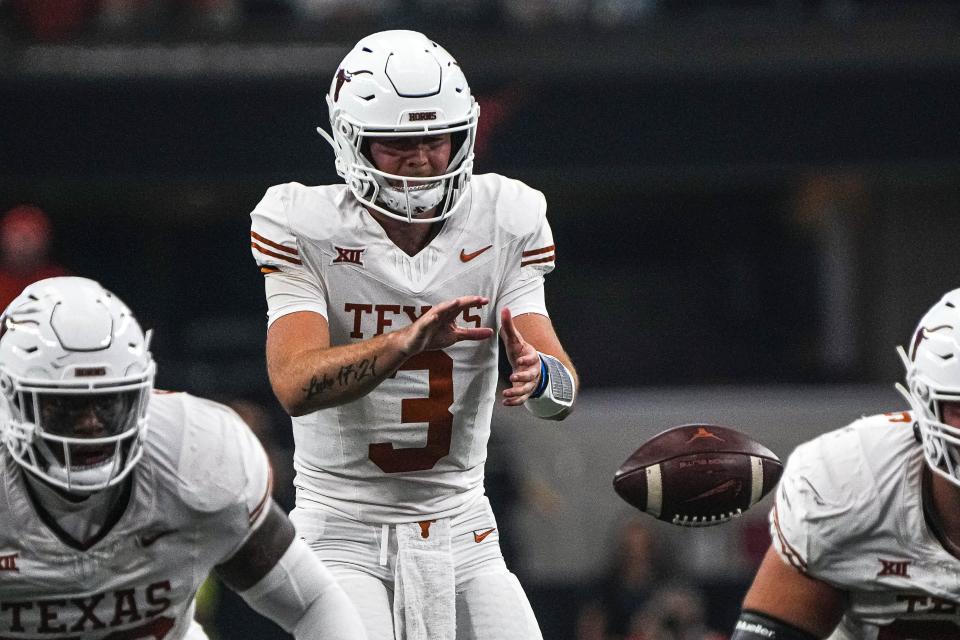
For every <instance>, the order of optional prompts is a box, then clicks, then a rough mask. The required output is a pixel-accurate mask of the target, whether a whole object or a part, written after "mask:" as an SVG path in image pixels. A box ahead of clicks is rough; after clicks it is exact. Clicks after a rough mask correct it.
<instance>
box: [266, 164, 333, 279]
mask: <svg viewBox="0 0 960 640" xmlns="http://www.w3.org/2000/svg"><path fill="white" fill-rule="evenodd" d="M348 198H349V191H348V190H347V188H346V185H324V186H315V187H308V186H305V185H303V184H300V183H299V182H288V183H286V184H279V185H275V186H272V187H270V188H269V189H267V192H266V193H265V194H264V196H263V198H262V199H261V200H260V202H259V203H258V204H257V206H256V207H254V209H253V211H252V212H251V213H250V223H251V224H250V241H251V245H252V249H253V251H254V256H255V257H257V259H258V261H259V260H260V259H261V258H263V257H267V258H271V257H272V258H275V259H279V257H286V258H292V259H293V260H286V261H285V262H292V261H296V260H298V259H299V255H298V254H299V240H300V239H310V240H325V239H327V238H329V237H330V235H331V234H332V233H333V232H334V231H335V230H336V229H337V228H338V227H339V225H340V224H341V222H342V218H343V211H344V209H345V208H349V207H345V201H346V200H348ZM258 245H259V246H258ZM277 254H279V257H278V255H277Z"/></svg>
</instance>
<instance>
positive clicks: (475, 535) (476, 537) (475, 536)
mask: <svg viewBox="0 0 960 640" xmlns="http://www.w3.org/2000/svg"><path fill="white" fill-rule="evenodd" d="M487 248H488V249H489V248H490V247H487ZM496 530H497V528H496V527H494V528H493V529H487V530H486V531H484V532H483V533H477V532H476V531H474V532H473V541H474V542H477V543H480V542H483V541H484V540H485V539H486V538H487V536H488V535H490V534H491V533H493V532H494V531H496Z"/></svg>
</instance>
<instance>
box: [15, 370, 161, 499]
mask: <svg viewBox="0 0 960 640" xmlns="http://www.w3.org/2000/svg"><path fill="white" fill-rule="evenodd" d="M152 386H153V372H152V371H150V372H148V373H147V374H145V375H144V376H142V379H141V380H140V381H136V382H132V383H127V384H124V385H122V386H117V387H112V388H107V389H96V390H91V389H88V388H74V389H65V388H58V389H56V390H51V389H50V388H49V387H48V386H47V387H45V386H33V385H31V384H30V382H29V381H19V382H17V383H15V385H14V388H13V390H12V398H11V401H10V402H9V404H8V409H9V411H10V413H11V415H10V416H9V422H8V428H7V430H6V433H5V437H6V438H7V439H8V442H7V446H8V449H9V451H10V452H11V454H12V455H13V457H14V459H15V460H16V461H17V462H18V463H20V464H21V465H22V466H23V467H25V468H26V469H28V470H29V471H30V472H32V473H33V474H34V475H37V476H39V477H40V478H41V479H43V480H44V481H46V482H47V483H49V484H52V485H54V486H57V487H59V488H61V489H64V490H66V491H70V492H94V491H99V490H101V489H105V488H107V487H110V486H113V485H115V484H117V483H119V482H121V481H122V480H123V479H124V478H125V477H126V476H127V475H128V474H129V473H130V472H131V471H132V470H133V468H134V466H135V465H136V463H137V462H138V461H139V460H140V457H141V456H142V455H143V439H144V437H145V435H146V432H147V419H146V418H147V405H148V403H149V394H150V390H151V388H152Z"/></svg>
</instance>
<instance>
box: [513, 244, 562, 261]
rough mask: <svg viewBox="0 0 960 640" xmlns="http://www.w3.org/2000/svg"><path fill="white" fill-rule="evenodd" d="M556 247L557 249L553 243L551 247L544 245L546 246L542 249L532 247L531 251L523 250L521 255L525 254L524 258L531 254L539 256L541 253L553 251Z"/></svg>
mask: <svg viewBox="0 0 960 640" xmlns="http://www.w3.org/2000/svg"><path fill="white" fill-rule="evenodd" d="M554 249H556V245H553V244H552V245H550V246H549V247H544V248H542V249H531V250H530V251H524V252H523V253H522V254H520V255H521V256H523V257H524V258H528V257H530V256H538V255H540V254H541V253H550V252H551V251H553V250H554Z"/></svg>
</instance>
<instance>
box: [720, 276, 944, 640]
mask: <svg viewBox="0 0 960 640" xmlns="http://www.w3.org/2000/svg"><path fill="white" fill-rule="evenodd" d="M898 352H899V353H900V356H901V359H902V360H903V363H904V366H905V367H906V387H904V386H903V385H900V384H898V385H897V388H898V390H900V392H901V393H902V394H903V395H904V396H905V397H906V399H907V401H908V402H909V405H910V409H911V410H910V411H897V412H893V413H887V414H883V415H875V416H870V417H864V418H861V419H860V420H857V421H856V422H854V423H853V424H851V425H850V426H848V427H846V428H843V429H840V430H837V431H833V432H830V433H827V434H826V435H823V436H820V437H818V438H816V439H814V440H812V441H810V442H808V443H806V444H803V445H801V446H800V447H798V448H797V449H796V451H794V453H793V455H791V457H790V459H789V461H788V463H787V468H786V470H785V472H784V475H783V478H782V479H781V480H780V486H779V488H778V490H777V494H776V502H775V506H774V508H773V510H772V511H771V514H770V525H771V533H772V537H773V544H772V546H771V549H770V550H769V551H768V552H767V555H766V557H765V558H764V560H763V563H762V564H761V566H760V569H759V570H758V572H757V576H756V578H755V580H754V582H753V585H752V586H751V587H750V590H749V592H748V593H747V596H746V599H745V600H744V603H743V612H742V614H741V617H740V620H739V621H738V622H737V626H736V630H735V632H734V635H733V638H732V640H761V639H762V640H770V639H771V638H775V639H776V640H809V639H811V638H827V637H830V638H835V639H838V640H840V639H842V640H854V639H857V640H947V639H948V638H951V639H953V638H960V579H958V576H960V289H956V290H954V291H951V292H949V293H947V294H946V295H945V296H944V297H943V299H941V300H940V301H939V302H938V303H937V304H935V305H934V306H933V307H932V308H931V309H930V310H929V311H928V312H927V314H926V315H925V316H924V317H923V319H922V320H921V321H920V324H919V326H918V327H917V330H916V332H915V333H914V336H913V340H912V341H911V342H910V346H909V349H908V350H906V351H905V350H904V349H903V348H902V347H901V348H899V349H898Z"/></svg>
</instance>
